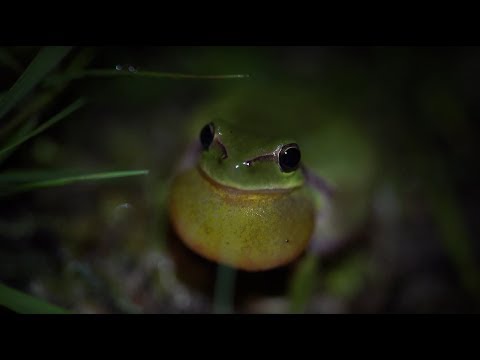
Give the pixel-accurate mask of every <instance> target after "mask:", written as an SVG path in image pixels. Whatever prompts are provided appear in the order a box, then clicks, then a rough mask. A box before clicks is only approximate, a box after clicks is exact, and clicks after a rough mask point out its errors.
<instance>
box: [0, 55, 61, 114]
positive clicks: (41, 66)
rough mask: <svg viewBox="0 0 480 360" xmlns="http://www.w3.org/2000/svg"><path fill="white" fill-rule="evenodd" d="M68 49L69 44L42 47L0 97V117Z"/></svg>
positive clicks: (36, 82) (56, 62)
mask: <svg viewBox="0 0 480 360" xmlns="http://www.w3.org/2000/svg"><path fill="white" fill-rule="evenodd" d="M70 50H71V47H70V46H53V47H46V48H42V49H41V50H40V52H39V53H38V54H37V56H36V57H35V58H34V59H33V60H32V62H31V63H30V65H29V66H28V67H27V68H26V69H25V71H24V72H23V73H22V75H21V76H20V77H19V78H18V80H17V81H16V82H15V84H13V86H12V87H11V88H10V90H9V91H8V93H7V94H6V95H4V96H2V98H1V99H0V119H1V118H2V117H3V116H4V115H5V114H6V113H7V112H8V111H10V110H11V109H12V108H13V107H14V106H15V105H16V104H17V103H18V102H19V101H20V100H21V99H22V98H23V97H24V96H25V95H27V94H28V93H29V92H30V90H32V89H33V88H34V87H35V86H36V85H37V84H38V83H39V82H40V81H41V80H43V78H44V77H45V76H46V75H47V74H48V73H49V72H50V71H51V70H52V69H53V68H55V67H56V66H57V65H58V63H59V62H60V61H61V60H62V59H63V58H64V57H65V56H66V55H67V54H68V52H69V51H70Z"/></svg>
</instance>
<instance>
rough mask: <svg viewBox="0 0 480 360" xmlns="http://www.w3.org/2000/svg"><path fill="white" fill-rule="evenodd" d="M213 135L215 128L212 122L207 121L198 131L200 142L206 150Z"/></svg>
mask: <svg viewBox="0 0 480 360" xmlns="http://www.w3.org/2000/svg"><path fill="white" fill-rule="evenodd" d="M214 137H215V128H214V126H213V123H212V122H211V123H208V124H207V125H205V126H204V127H203V128H202V131H200V142H201V143H202V146H203V148H204V149H205V150H208V148H209V147H210V145H211V144H212V142H213V138H214Z"/></svg>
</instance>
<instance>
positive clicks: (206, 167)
mask: <svg viewBox="0 0 480 360" xmlns="http://www.w3.org/2000/svg"><path fill="white" fill-rule="evenodd" d="M200 142H201V144H202V148H203V151H202V154H201V157H200V163H199V167H200V170H201V172H202V173H203V174H204V175H205V176H207V177H208V178H209V179H210V180H212V181H214V182H216V183H219V184H221V185H224V186H228V187H231V188H235V189H239V190H261V191H263V190H270V191H271V190H279V191H283V190H288V189H293V188H296V187H299V186H301V185H302V184H303V182H304V178H303V174H302V171H301V169H300V149H299V147H298V145H297V144H296V143H295V142H294V141H293V140H291V139H271V138H269V137H263V136H258V135H253V134H250V133H248V132H247V131H245V130H244V129H239V128H237V127H234V126H233V125H231V124H229V123H226V122H225V121H222V120H214V121H212V122H210V123H208V124H206V125H205V126H204V127H203V128H202V130H201V132H200Z"/></svg>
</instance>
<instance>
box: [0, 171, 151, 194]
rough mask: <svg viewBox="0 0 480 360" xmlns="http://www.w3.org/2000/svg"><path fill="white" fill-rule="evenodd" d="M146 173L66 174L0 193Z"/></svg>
mask: <svg viewBox="0 0 480 360" xmlns="http://www.w3.org/2000/svg"><path fill="white" fill-rule="evenodd" d="M147 174H148V170H129V171H111V172H103V173H94V174H83V175H74V176H66V177H61V178H52V179H46V180H39V181H30V182H25V183H22V184H18V185H12V186H10V187H9V188H7V189H6V190H5V191H4V192H3V193H0V195H3V196H5V195H11V194H14V193H19V192H24V191H29V190H33V189H39V188H47V187H55V186H64V185H70V184H74V183H77V182H84V181H97V180H107V179H113V178H123V177H129V176H139V175H147Z"/></svg>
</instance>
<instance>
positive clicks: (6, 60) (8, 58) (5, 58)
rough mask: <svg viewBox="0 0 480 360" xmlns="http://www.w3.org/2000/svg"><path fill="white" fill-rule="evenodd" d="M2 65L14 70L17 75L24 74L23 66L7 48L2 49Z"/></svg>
mask: <svg viewBox="0 0 480 360" xmlns="http://www.w3.org/2000/svg"><path fill="white" fill-rule="evenodd" d="M0 64H1V65H4V66H6V67H8V68H10V69H12V70H13V71H15V72H17V73H21V72H22V65H21V64H20V63H19V62H18V61H17V59H15V58H14V57H13V56H12V54H10V52H9V51H8V50H7V49H5V48H0Z"/></svg>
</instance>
